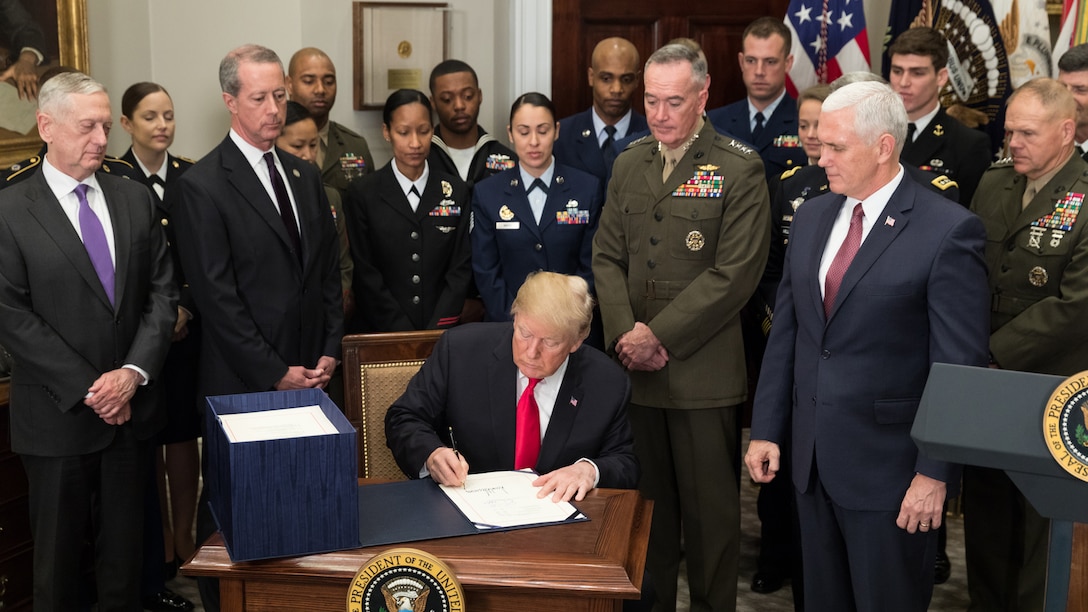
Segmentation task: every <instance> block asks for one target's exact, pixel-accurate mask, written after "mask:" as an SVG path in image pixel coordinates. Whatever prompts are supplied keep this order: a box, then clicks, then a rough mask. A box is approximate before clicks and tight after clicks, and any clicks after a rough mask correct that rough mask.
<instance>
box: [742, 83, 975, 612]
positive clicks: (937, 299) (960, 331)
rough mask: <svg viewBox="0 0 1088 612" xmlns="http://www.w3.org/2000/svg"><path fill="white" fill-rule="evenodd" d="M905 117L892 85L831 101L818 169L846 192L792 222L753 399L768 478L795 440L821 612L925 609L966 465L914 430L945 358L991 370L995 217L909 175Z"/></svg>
mask: <svg viewBox="0 0 1088 612" xmlns="http://www.w3.org/2000/svg"><path fill="white" fill-rule="evenodd" d="M906 124H907V118H906V112H905V110H904V108H903V105H902V103H901V101H900V99H899V98H898V96H897V95H896V94H895V92H893V91H892V90H891V88H890V87H888V86H886V85H883V84H881V83H874V82H860V83H853V84H851V85H847V86H845V87H843V88H841V89H839V90H837V91H836V92H834V93H832V94H831V96H829V97H828V98H827V100H826V101H825V102H824V105H823V110H822V112H821V114H820V125H819V128H818V131H819V132H818V133H819V138H820V141H821V142H822V143H823V152H822V155H821V157H820V162H819V163H820V166H822V167H824V168H825V169H826V170H827V175H828V180H829V182H830V187H831V190H832V191H833V192H835V193H833V194H828V195H824V196H821V197H818V198H815V199H813V200H810V201H808V202H806V203H805V204H804V205H803V206H801V207H800V208H799V209H798V210H797V213H796V216H795V217H794V222H793V224H792V227H791V230H792V231H791V236H790V244H789V247H788V248H787V250H786V259H785V263H784V272H783V276H782V282H781V284H780V285H779V288H778V297H777V303H776V305H775V317H774V325H773V326H772V328H771V334H770V338H769V340H768V346H767V352H766V355H765V357H764V360H763V365H762V374H761V376H760V381H759V385H758V387H757V391H756V399H755V411H754V414H753V420H752V442H751V444H750V446H749V450H748V453H747V455H746V458H745V461H746V463H747V465H748V469H749V471H750V473H751V475H752V477H753V479H754V480H756V482H769V481H770V480H771V479H772V478H774V477H775V473H776V472H777V470H778V467H779V463H778V462H779V457H780V450H781V449H780V447H779V443H780V442H781V441H782V440H784V439H785V438H787V437H791V438H792V443H791V456H792V460H791V468H792V471H793V472H792V473H793V483H794V486H795V487H796V490H797V506H798V515H799V517H800V523H801V549H802V554H803V557H804V574H805V575H804V584H805V604H806V606H809V607H815V608H816V609H820V610H882V611H884V610H890V611H895V610H913V611H923V610H926V609H927V607H928V604H929V599H930V596H931V594H932V591H933V563H934V559H935V554H936V545H937V534H936V529H937V527H939V525H940V522H941V520H942V518H943V503H944V499H945V497H946V496H947V495H954V494H955V492H956V488H957V482H958V479H959V469H958V466H954V465H950V464H946V463H942V462H938V461H934V460H932V459H929V458H928V457H926V456H925V455H923V454H921V453H920V452H919V451H918V448H917V447H916V446H915V444H914V442H913V440H912V439H911V437H910V429H911V426H912V424H913V421H914V416H915V413H916V412H917V409H918V403H919V401H920V398H921V395H922V390H923V388H924V387H925V382H926V377H927V376H928V373H929V369H930V366H931V365H932V364H933V363H935V362H942V363H954V364H963V365H975V366H978V365H983V364H985V363H986V346H987V338H988V319H989V317H988V314H987V313H988V312H989V294H988V290H987V285H986V265H985V260H984V259H983V248H984V245H985V234H984V230H983V227H982V224H981V222H980V221H979V219H978V218H977V217H975V216H974V215H972V214H970V213H969V212H968V211H966V210H965V209H963V208H962V207H960V206H958V205H956V204H953V203H952V202H950V201H949V200H946V199H944V198H941V197H939V196H936V195H933V194H931V193H930V192H929V191H927V190H925V189H924V188H922V187H921V186H919V185H918V184H917V183H916V182H915V181H912V180H910V179H909V178H906V173H905V172H904V171H903V170H902V166H901V165H900V164H899V161H898V157H899V156H898V153H899V150H900V144H899V143H900V142H902V139H903V138H905V135H906ZM862 214H863V215H864V216H862ZM848 224H849V225H850V226H851V227H849V228H848V227H847V225H848ZM851 236H853V239H854V240H855V241H856V242H854V244H855V248H856V255H852V260H851V259H850V257H851V256H850V255H847V254H846V253H847V252H849V251H850V250H851V249H850V248H849V247H850V242H851ZM843 257H845V258H846V261H845V262H844V261H842V260H841V258H843ZM836 260H839V261H836ZM836 271H838V273H836ZM836 280H837V281H841V285H839V288H838V289H837V291H836V289H835V286H836V285H837V284H838V283H837V282H836ZM825 284H826V287H825ZM829 295H830V297H828V296H829ZM825 302H826V305H825ZM825 313H826V314H825ZM877 559H879V561H878V562H876V561H874V560H877Z"/></svg>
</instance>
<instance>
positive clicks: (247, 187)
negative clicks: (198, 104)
mask: <svg viewBox="0 0 1088 612" xmlns="http://www.w3.org/2000/svg"><path fill="white" fill-rule="evenodd" d="M223 143H224V146H222V147H221V149H222V151H223V169H224V170H226V172H227V180H228V181H230V184H231V185H232V186H234V188H235V189H237V190H238V192H239V193H240V194H242V198H243V199H244V200H245V201H246V203H248V204H249V205H250V206H252V207H253V209H254V210H256V211H257V214H258V215H260V217H261V219H263V220H264V222H265V223H267V224H268V227H269V228H271V229H272V232H273V233H275V234H276V236H277V237H278V238H279V239H280V242H281V243H282V244H283V246H284V248H286V249H290V248H291V246H292V245H291V242H290V239H289V238H288V237H287V229H286V228H285V227H283V219H282V218H281V217H280V213H279V208H278V207H277V206H276V203H275V202H273V201H272V198H271V197H269V195H268V192H267V191H265V188H264V185H262V184H261V181H260V179H258V178H257V174H256V173H257V171H258V170H261V171H264V172H267V169H266V168H264V162H261V163H260V167H259V168H257V167H254V166H251V165H250V164H249V160H247V159H246V157H245V155H242V151H241V150H239V149H238V145H236V144H234V141H233V140H231V139H230V136H229V135H228V136H227V137H226V138H225V139H224V140H223Z"/></svg>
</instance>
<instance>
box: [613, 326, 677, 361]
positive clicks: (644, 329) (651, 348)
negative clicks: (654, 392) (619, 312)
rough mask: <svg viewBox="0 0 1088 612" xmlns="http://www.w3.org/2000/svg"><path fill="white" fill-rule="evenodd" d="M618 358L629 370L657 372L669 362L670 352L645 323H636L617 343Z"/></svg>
mask: <svg viewBox="0 0 1088 612" xmlns="http://www.w3.org/2000/svg"><path fill="white" fill-rule="evenodd" d="M616 356H617V357H618V358H619V360H620V363H622V364H623V367H625V368H627V369H628V370H640V371H643V372H656V371H658V370H660V369H661V368H663V367H665V364H666V363H668V362H669V352H668V351H667V350H665V346H664V345H663V344H661V341H660V340H658V339H657V336H656V335H654V332H653V330H651V329H650V327H649V326H648V325H646V324H645V323H635V326H634V327H632V328H631V331H629V332H627V333H625V334H623V335H622V336H620V339H619V341H618V342H616Z"/></svg>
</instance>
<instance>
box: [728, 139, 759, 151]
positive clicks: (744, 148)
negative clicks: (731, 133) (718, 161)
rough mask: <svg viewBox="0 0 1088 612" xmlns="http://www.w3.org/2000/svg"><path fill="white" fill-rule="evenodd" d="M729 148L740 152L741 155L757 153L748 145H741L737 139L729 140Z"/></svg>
mask: <svg viewBox="0 0 1088 612" xmlns="http://www.w3.org/2000/svg"><path fill="white" fill-rule="evenodd" d="M729 146H731V147H733V148H734V149H737V150H738V151H740V152H741V153H744V154H745V155H751V154H752V153H754V152H755V151H753V150H752V149H751V148H750V147H748V146H747V145H744V144H741V142H740V141H739V140H737V139H736V138H730V139H729Z"/></svg>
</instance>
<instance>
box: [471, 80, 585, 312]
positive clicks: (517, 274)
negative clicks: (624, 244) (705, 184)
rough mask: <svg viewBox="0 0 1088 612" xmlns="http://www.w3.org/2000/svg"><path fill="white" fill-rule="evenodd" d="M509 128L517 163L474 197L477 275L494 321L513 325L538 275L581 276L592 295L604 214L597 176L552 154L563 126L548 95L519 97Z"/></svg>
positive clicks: (477, 189)
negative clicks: (526, 288)
mask: <svg viewBox="0 0 1088 612" xmlns="http://www.w3.org/2000/svg"><path fill="white" fill-rule="evenodd" d="M506 130H507V134H508V135H509V137H510V143H511V144H512V145H513V146H514V151H515V152H516V153H517V157H518V162H517V164H516V165H515V166H514V167H513V168H511V169H509V170H505V171H503V172H501V173H499V174H496V175H495V176H492V177H489V178H487V179H484V180H483V181H480V182H479V183H477V184H476V186H475V188H474V189H473V192H472V215H473V227H472V234H471V237H472V271H473V274H474V276H475V279H476V287H477V288H478V289H479V290H480V296H481V297H482V298H483V301H484V308H485V309H486V310H487V318H488V320H490V321H508V320H510V305H511V304H512V303H513V301H514V296H516V295H517V293H518V289H519V288H521V284H522V283H523V282H525V277H526V276H528V275H529V273H530V272H535V271H537V270H546V271H549V272H558V273H561V274H576V275H578V276H581V277H582V278H584V279H586V282H588V283H589V287H590V291H591V292H592V290H593V271H592V269H591V267H590V266H591V257H592V254H593V234H594V233H596V231H597V223H598V221H599V220H600V215H601V193H600V183H599V181H598V180H597V178H596V177H594V176H593V175H591V174H587V173H585V172H582V171H581V170H577V169H575V168H572V167H570V166H564V165H561V164H557V163H555V158H554V157H552V148H553V146H554V145H555V141H556V139H557V138H558V137H559V123H558V122H557V121H556V118H555V108H554V107H553V106H552V102H551V100H549V99H548V98H547V96H545V95H543V94H539V93H527V94H524V95H522V96H521V97H519V98H518V99H517V100H515V101H514V104H513V106H512V107H511V109H510V124H509V125H508V126H507V127H506Z"/></svg>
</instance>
